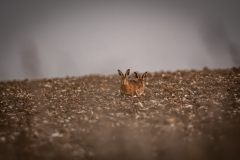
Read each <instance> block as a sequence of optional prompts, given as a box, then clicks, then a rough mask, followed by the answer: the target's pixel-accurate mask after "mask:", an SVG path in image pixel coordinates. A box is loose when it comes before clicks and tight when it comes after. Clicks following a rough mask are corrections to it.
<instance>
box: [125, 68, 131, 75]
mask: <svg viewBox="0 0 240 160" xmlns="http://www.w3.org/2000/svg"><path fill="white" fill-rule="evenodd" d="M129 73H130V69H128V70H127V71H126V73H125V77H128V76H129Z"/></svg>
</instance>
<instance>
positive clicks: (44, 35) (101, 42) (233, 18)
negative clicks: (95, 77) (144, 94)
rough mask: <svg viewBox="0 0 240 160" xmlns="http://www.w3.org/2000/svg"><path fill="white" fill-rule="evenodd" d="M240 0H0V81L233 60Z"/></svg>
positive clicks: (239, 34)
mask: <svg viewBox="0 0 240 160" xmlns="http://www.w3.org/2000/svg"><path fill="white" fill-rule="evenodd" d="M239 17H240V2H239V1H238V0H236V1H233V0H225V1H223V0H216V1H209V0H201V1H190V0H189V1H171V2H170V1H150V0H148V1H123V0H119V1H91V0H90V1H89V0H88V1H76V2H73V1H72V2H70V1H65V2H61V1H52V0H51V1H49V0H48V1H44V0H41V1H26V0H21V1H15V2H13V1H11V0H7V1H5V2H4V1H1V2H0V24H1V25H0V80H1V81H2V80H13V79H25V78H30V79H31V78H51V77H66V76H82V75H89V74H116V73H117V70H118V69H120V70H122V71H123V72H125V71H126V69H128V68H130V69H131V71H139V72H144V71H149V72H155V71H160V70H171V71H174V70H177V69H202V68H203V67H204V66H207V67H209V68H230V67H233V66H239V64H240V48H239V47H240V29H239V28H240V20H239Z"/></svg>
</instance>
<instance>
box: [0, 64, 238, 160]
mask: <svg viewBox="0 0 240 160" xmlns="http://www.w3.org/2000/svg"><path fill="white" fill-rule="evenodd" d="M116 73H117V72H116ZM131 77H132V78H133V76H132V75H131ZM120 80H121V78H120V76H118V75H117V74H116V75H108V76H101V75H91V76H84V77H66V78H55V79H39V80H24V81H9V82H0V159H1V160H8V159H10V160H15V159H24V160H28V159H37V160H38V159H104V160H112V159H119V160H120V159H121V160H122V159H129V160H130V159H131V160H133V159H137V160H153V159H163V160H170V159H195V160H198V159H199V160H203V159H204V160H206V159H218V160H219V159H240V68H232V69H225V70H210V69H208V68H204V69H203V70H201V71H195V70H191V71H176V72H157V73H149V74H148V75H147V79H146V88H145V92H144V94H143V95H142V96H141V97H133V98H132V97H129V96H126V97H125V98H124V97H123V96H121V95H119V86H120Z"/></svg>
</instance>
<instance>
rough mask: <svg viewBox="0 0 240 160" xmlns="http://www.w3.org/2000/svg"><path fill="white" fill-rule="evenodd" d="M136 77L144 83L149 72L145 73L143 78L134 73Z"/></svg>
mask: <svg viewBox="0 0 240 160" xmlns="http://www.w3.org/2000/svg"><path fill="white" fill-rule="evenodd" d="M134 74H135V77H136V78H137V79H138V81H139V82H141V83H144V82H145V79H146V77H147V72H145V73H144V74H143V75H142V77H141V76H140V74H138V73H137V72H134Z"/></svg>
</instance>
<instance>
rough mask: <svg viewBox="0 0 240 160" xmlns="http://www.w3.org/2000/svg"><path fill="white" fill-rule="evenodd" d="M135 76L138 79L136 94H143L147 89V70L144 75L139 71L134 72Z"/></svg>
mask: <svg viewBox="0 0 240 160" xmlns="http://www.w3.org/2000/svg"><path fill="white" fill-rule="evenodd" d="M134 74H135V77H136V78H137V79H138V87H137V88H136V94H137V95H141V94H143V92H144V89H145V78H146V77H147V72H145V73H144V74H143V75H142V77H141V76H140V74H138V73H137V72H134Z"/></svg>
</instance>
